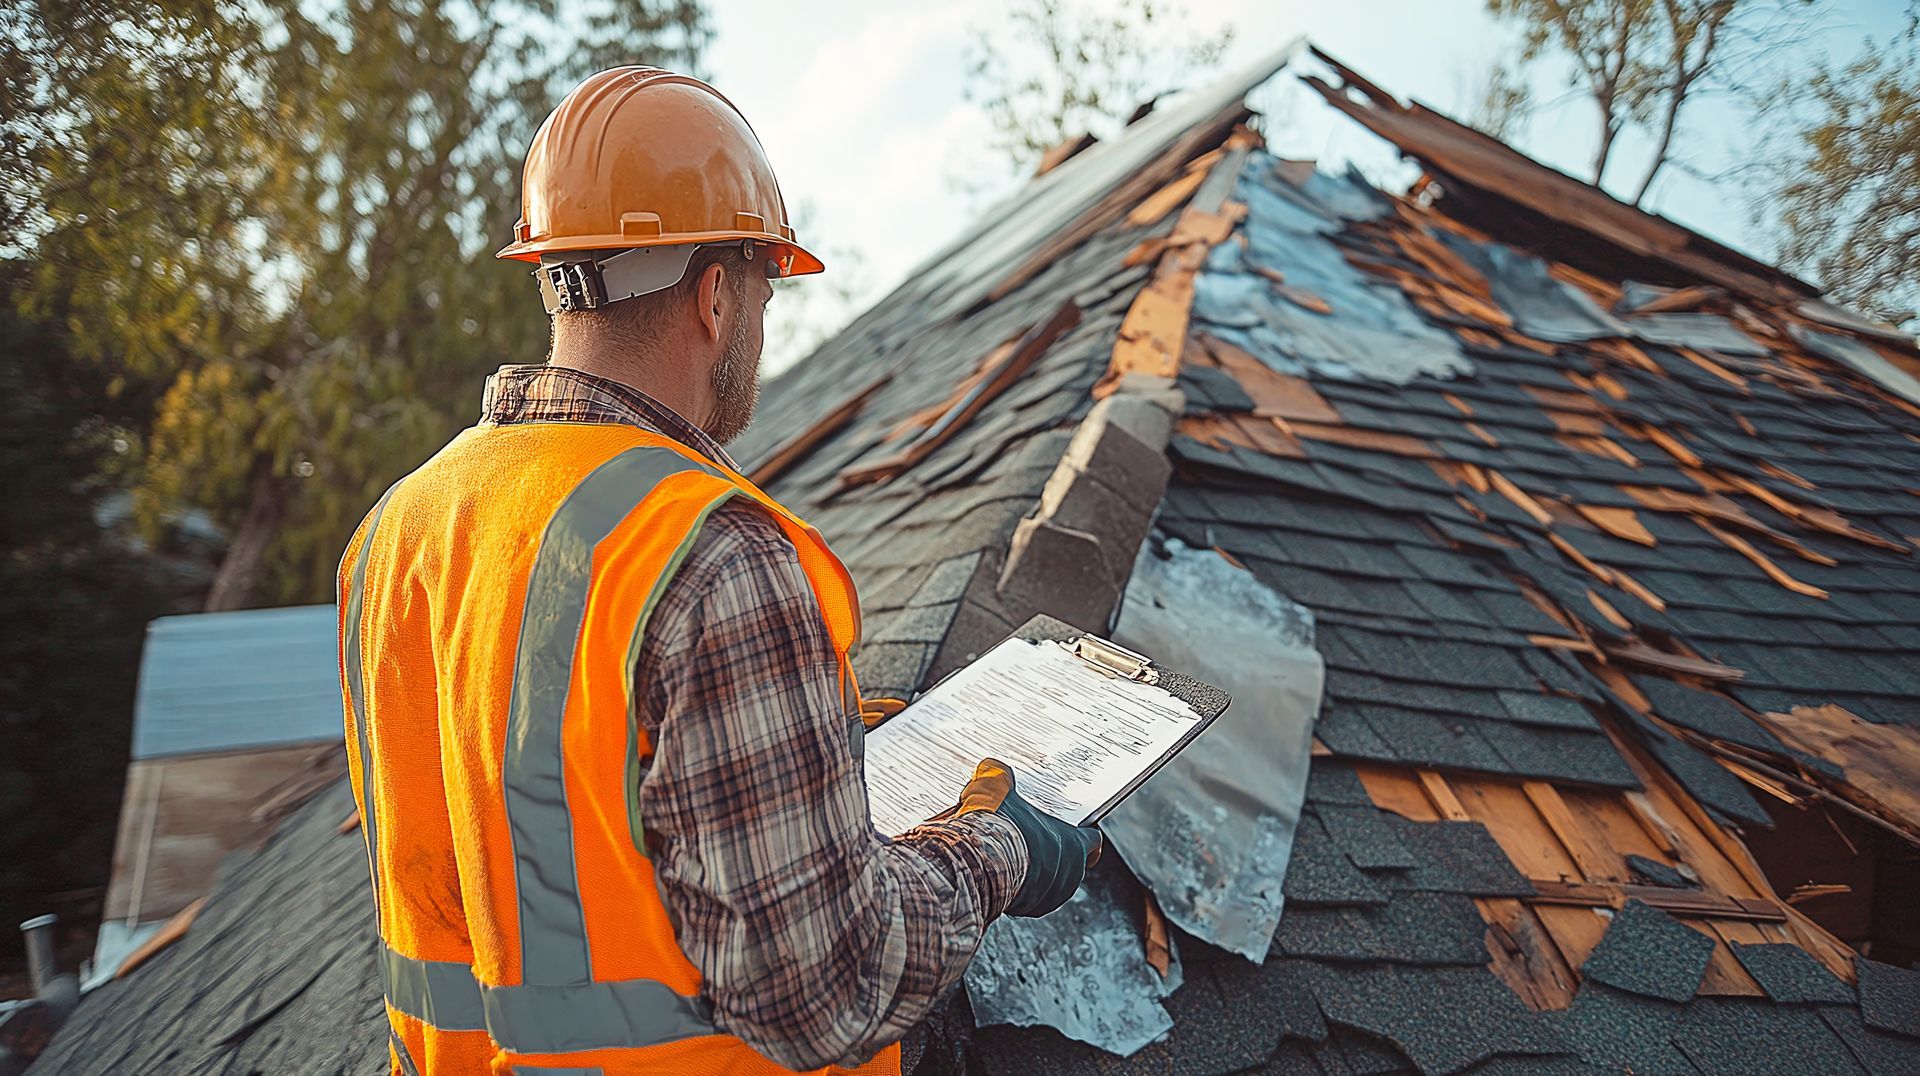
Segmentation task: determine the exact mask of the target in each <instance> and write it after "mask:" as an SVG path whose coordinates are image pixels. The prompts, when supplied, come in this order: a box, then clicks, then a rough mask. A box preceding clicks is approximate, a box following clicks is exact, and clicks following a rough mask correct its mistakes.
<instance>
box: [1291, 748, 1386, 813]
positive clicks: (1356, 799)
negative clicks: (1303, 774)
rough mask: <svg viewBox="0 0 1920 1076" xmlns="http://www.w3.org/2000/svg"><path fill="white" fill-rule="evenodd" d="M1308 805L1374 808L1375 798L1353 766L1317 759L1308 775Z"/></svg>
mask: <svg viewBox="0 0 1920 1076" xmlns="http://www.w3.org/2000/svg"><path fill="white" fill-rule="evenodd" d="M1307 802H1308V803H1338V804H1344V805H1347V806H1352V807H1361V806H1364V807H1372V806H1373V798H1372V797H1370V796H1368V795H1367V786H1366V785H1363V784H1361V783H1360V775H1359V774H1358V773H1355V772H1354V769H1353V767H1352V766H1349V765H1347V764H1346V763H1343V762H1336V761H1334V760H1333V759H1327V758H1316V759H1314V760H1313V768H1312V769H1311V770H1310V771H1308V774H1307Z"/></svg>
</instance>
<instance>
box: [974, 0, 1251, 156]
mask: <svg viewBox="0 0 1920 1076" xmlns="http://www.w3.org/2000/svg"><path fill="white" fill-rule="evenodd" d="M1184 21H1185V17H1184V12H1183V11H1182V10H1180V9H1179V8H1177V7H1168V6H1166V5H1164V4H1159V3H1155V0H1124V2H1122V3H1121V4H1120V6H1119V8H1118V9H1117V10H1116V11H1114V12H1113V13H1112V14H1100V13H1094V12H1089V11H1085V10H1083V9H1081V8H1078V7H1076V6H1073V4H1072V3H1071V0H1023V2H1022V3H1021V4H1019V5H1018V6H1016V7H1015V8H1014V9H1013V11H1012V12H1011V14H1010V15H1009V17H1008V18H1007V19H1006V20H1005V21H1004V23H1003V24H1002V25H1000V26H999V27H996V28H995V29H994V30H992V31H989V30H987V29H983V28H977V27H976V28H975V29H974V30H973V32H972V36H971V39H970V41H969V42H968V47H967V64H968V68H969V75H970V77H969V81H968V83H967V86H966V87H965V95H966V98H967V99H968V100H970V101H976V102H978V103H979V104H980V105H981V106H982V107H983V108H984V109H985V110H986V113H987V119H988V121H989V122H990V123H991V124H992V126H993V132H994V141H993V147H992V148H993V149H994V150H995V151H996V152H997V153H1000V154H1003V155H1004V156H1005V157H1006V159H1007V160H1008V161H1009V162H1011V163H1012V165H1013V166H1014V168H1015V169H1017V170H1020V171H1030V170H1031V169H1032V168H1033V166H1034V165H1035V164H1036V163H1037V162H1038V161H1039V159H1040V157H1041V155H1042V154H1044V153H1045V152H1046V151H1047V150H1049V149H1051V148H1052V147H1054V146H1055V145H1058V144H1059V143H1060V142H1062V141H1064V140H1065V139H1067V138H1068V137H1070V136H1075V135H1080V134H1094V135H1096V136H1100V135H1106V134H1110V133H1112V132H1113V131H1114V130H1116V129H1118V128H1119V127H1120V126H1122V124H1123V122H1124V121H1125V120H1126V119H1127V117H1128V116H1129V115H1131V114H1132V112H1133V111H1134V109H1135V108H1136V107H1137V106H1139V105H1141V104H1143V103H1145V102H1148V101H1151V100H1152V99H1154V98H1155V97H1157V96H1159V95H1161V94H1164V93H1167V92H1170V91H1172V90H1174V89H1177V88H1179V86H1180V83H1181V81H1182V80H1183V79H1187V78H1190V77H1191V76H1192V75H1193V74H1194V73H1196V72H1198V71H1203V70H1206V69H1208V68H1211V67H1213V66H1215V65H1217V64H1218V63H1219V62H1220V57H1221V55H1222V53H1224V52H1225V51H1226V47H1227V45H1228V44H1229V43H1231V42H1232V40H1233V30H1232V28H1231V27H1226V28H1223V29H1221V30H1220V31H1219V32H1218V33H1215V34H1211V35H1205V34H1195V33H1191V32H1188V31H1185V30H1183V29H1181V28H1179V24H1181V23H1183V22H1184Z"/></svg>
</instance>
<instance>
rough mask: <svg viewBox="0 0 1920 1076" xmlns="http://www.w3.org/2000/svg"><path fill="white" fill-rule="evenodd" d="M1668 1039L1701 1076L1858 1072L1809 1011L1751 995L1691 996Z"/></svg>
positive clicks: (1850, 1075) (1840, 1074)
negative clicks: (1691, 1000)
mask: <svg viewBox="0 0 1920 1076" xmlns="http://www.w3.org/2000/svg"><path fill="white" fill-rule="evenodd" d="M1673 1043H1674V1045H1675V1046H1678V1047H1679V1048H1680V1049H1681V1051H1682V1052H1684V1053H1685V1054H1686V1055H1687V1060H1689V1061H1692V1062H1693V1063H1694V1066H1695V1067H1697V1068H1698V1069H1699V1070H1700V1071H1701V1072H1702V1073H1704V1074H1705V1076H1803V1074H1806V1073H1819V1074H1820V1076H1858V1074H1859V1073H1861V1072H1862V1069H1861V1068H1860V1066H1858V1065H1856V1064H1854V1062H1853V1057H1852V1055H1851V1054H1850V1053H1849V1052H1848V1050H1847V1048H1846V1046H1845V1045H1844V1044H1843V1043H1842V1042H1841V1041H1840V1040H1839V1039H1838V1038H1837V1037H1835V1035H1834V1033H1833V1031H1832V1030H1831V1029H1830V1028H1829V1027H1828V1026H1827V1025H1826V1024H1825V1023H1824V1022H1822V1021H1821V1019H1820V1018H1819V1017H1818V1016H1815V1015H1814V1013H1813V1011H1812V1010H1811V1009H1801V1008H1794V1007H1791V1006H1782V1005H1775V1004H1774V1003H1772V1002H1770V1001H1762V1000H1760V999H1757V998H1723V997H1701V998H1695V999H1694V1000H1693V1003H1692V1004H1690V1005H1688V1006H1687V1007H1686V1011H1685V1013H1684V1014H1683V1015H1682V1016H1681V1017H1680V1026H1679V1027H1678V1028H1677V1029H1675V1031H1674V1033H1673Z"/></svg>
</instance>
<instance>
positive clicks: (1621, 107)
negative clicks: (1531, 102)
mask: <svg viewBox="0 0 1920 1076" xmlns="http://www.w3.org/2000/svg"><path fill="white" fill-rule="evenodd" d="M1656 2H1657V0H1487V9H1488V10H1490V11H1492V12H1493V13H1494V14H1495V15H1500V16H1504V17H1507V18H1512V19H1516V20H1518V21H1519V22H1520V23H1521V25H1522V26H1523V27H1524V29H1525V37H1524V38H1523V42H1524V44H1523V45H1522V49H1521V58H1522V59H1523V60H1525V61H1532V60H1536V59H1538V58H1539V57H1540V56H1542V55H1544V54H1545V53H1546V52H1547V51H1548V50H1549V49H1554V48H1557V49H1558V50H1559V51H1561V52H1563V53H1565V54H1566V56H1567V58H1568V59H1569V60H1570V61H1571V62H1572V64H1573V77H1574V80H1575V82H1574V84H1575V85H1577V86H1579V87H1580V88H1581V89H1583V90H1584V91H1585V92H1586V93H1587V94H1588V96H1590V97H1591V98H1592V99H1593V105H1594V108H1596V109H1597V110H1598V111H1599V113H1600V117H1599V118H1600V134H1599V143H1598V145H1597V146H1596V147H1595V149H1594V154H1593V181H1592V182H1593V184H1594V186H1599V185H1600V181H1601V180H1602V179H1604V178H1605V177H1606V174H1607V160H1608V158H1609V157H1611V156H1612V154H1613V144H1614V140H1615V139H1616V138H1618V137H1619V135H1620V132H1621V130H1622V129H1623V128H1625V127H1626V125H1627V124H1628V123H1629V122H1632V121H1633V120H1634V119H1635V118H1636V117H1638V116H1640V115H1642V114H1643V113H1644V112H1645V109H1646V106H1647V102H1648V100H1649V98H1650V94H1651V91H1652V87H1653V84H1654V81H1655V77H1654V73H1653V66H1652V64H1651V62H1650V60H1649V55H1650V53H1651V51H1652V40H1651V39H1652V38H1653V36H1654V33H1655V27H1656V20H1655V4H1656Z"/></svg>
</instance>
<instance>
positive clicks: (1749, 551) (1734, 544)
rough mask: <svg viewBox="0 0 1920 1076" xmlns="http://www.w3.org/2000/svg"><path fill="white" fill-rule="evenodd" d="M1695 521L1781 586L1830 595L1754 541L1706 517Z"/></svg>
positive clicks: (1814, 595) (1815, 595)
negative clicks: (1793, 572)
mask: <svg viewBox="0 0 1920 1076" xmlns="http://www.w3.org/2000/svg"><path fill="white" fill-rule="evenodd" d="M1694 522H1695V523H1698V524H1699V525H1700V527H1701V529H1703V530H1705V531H1706V532H1707V533H1708V534H1711V535H1713V536H1714V537H1715V538H1718V539H1720V540H1721V541H1722V542H1725V543H1726V544H1727V546H1728V548H1730V549H1732V550H1733V551H1735V552H1736V553H1739V554H1740V555H1741V556H1743V557H1746V558H1747V559H1748V560H1750V561H1752V562H1753V563H1754V564H1756V565H1758V566H1759V568H1760V570H1761V571H1763V572H1765V573H1767V578H1768V579H1771V580H1773V581H1774V582H1776V583H1778V584H1780V585H1781V586H1783V587H1785V588H1787V589H1788V590H1791V591H1793V592H1794V593H1795V594H1804V595H1806V596H1807V597H1809V598H1823V599H1824V598H1826V597H1828V594H1827V592H1826V591H1825V590H1822V589H1821V588H1819V587H1816V586H1814V585H1813V584H1812V583H1803V582H1801V581H1800V580H1798V579H1795V578H1794V577H1793V576H1790V575H1788V574H1787V573H1786V570H1785V569H1783V568H1781V567H1780V566H1779V565H1778V564H1775V563H1774V562H1773V561H1772V560H1771V559H1769V558H1768V557H1767V555H1766V554H1765V553H1762V552H1760V551H1759V550H1758V549H1755V548H1754V547H1753V543H1752V542H1749V541H1747V540H1746V539H1745V538H1742V537H1740V536H1739V535H1737V534H1734V533H1733V532H1731V531H1726V530H1722V529H1720V528H1719V527H1716V526H1714V525H1713V524H1711V523H1709V522H1707V521H1706V520H1704V519H1696V520H1694Z"/></svg>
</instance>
